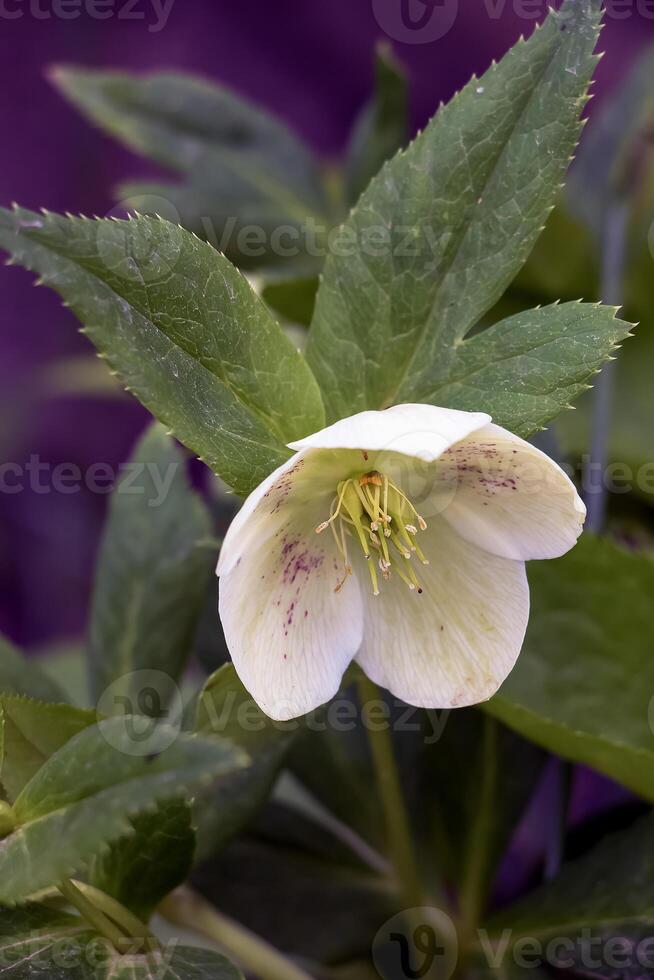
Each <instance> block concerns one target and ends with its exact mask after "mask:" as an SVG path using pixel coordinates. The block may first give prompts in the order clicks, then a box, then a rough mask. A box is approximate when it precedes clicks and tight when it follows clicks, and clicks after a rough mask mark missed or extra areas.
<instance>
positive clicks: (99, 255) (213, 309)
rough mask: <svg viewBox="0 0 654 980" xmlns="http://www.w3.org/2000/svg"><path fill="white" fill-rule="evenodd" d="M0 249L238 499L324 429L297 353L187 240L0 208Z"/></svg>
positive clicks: (231, 276)
mask: <svg viewBox="0 0 654 980" xmlns="http://www.w3.org/2000/svg"><path fill="white" fill-rule="evenodd" d="M0 247H1V248H3V249H5V250H6V251H8V252H10V253H11V254H12V256H13V258H14V260H15V261H16V262H18V263H20V264H22V265H25V266H26V267H27V268H29V269H31V270H33V271H36V272H38V273H40V275H41V278H42V280H43V281H44V282H45V283H47V284H48V285H49V286H52V288H53V289H55V290H56V291H57V292H59V293H60V295H61V296H63V298H64V299H65V300H66V302H67V303H68V305H69V306H70V307H71V308H72V309H73V311H74V312H75V314H76V315H77V317H78V318H79V319H80V320H81V321H82V322H83V323H84V324H85V325H86V326H85V332H86V333H87V334H88V336H89V337H90V338H91V340H92V341H93V343H94V344H95V345H96V347H97V348H98V349H99V351H100V352H101V354H102V355H103V356H104V357H106V359H107V361H108V363H109V365H110V367H111V368H112V369H113V370H115V371H116V372H117V373H118V375H119V377H120V379H121V381H122V382H123V384H125V386H126V387H128V388H129V389H130V390H132V391H133V392H134V393H135V394H136V395H137V397H138V398H139V399H140V400H141V401H142V402H143V404H144V405H145V406H146V407H147V408H149V409H150V411H152V412H153V414H154V415H156V416H157V417H158V418H159V419H160V420H161V421H162V422H164V423H165V424H166V425H167V426H168V427H170V428H171V429H172V430H173V431H174V433H175V435H176V436H177V437H178V438H179V439H180V440H181V441H182V442H183V443H185V445H187V446H188V447H189V448H190V449H192V450H193V452H195V453H197V454H198V455H199V456H201V457H202V458H203V459H204V461H205V462H206V463H207V464H208V465H209V466H211V467H212V468H213V469H214V470H215V471H216V472H217V473H218V474H219V475H220V476H222V477H223V479H224V480H225V481H226V482H227V483H228V484H229V485H230V486H232V487H233V488H234V489H235V490H236V491H238V492H239V493H248V492H249V491H250V490H252V489H253V488H254V487H255V486H257V485H258V483H260V482H261V480H262V479H263V478H264V477H265V476H267V475H268V473H270V471H271V470H272V469H274V467H275V466H277V465H279V464H280V463H282V462H283V461H284V460H285V459H287V458H288V456H289V455H290V452H289V450H288V449H286V446H285V444H286V443H287V442H290V441H292V440H293V439H296V438H299V437H301V436H302V435H307V434H308V433H310V432H312V431H314V430H316V429H318V428H320V427H321V425H322V424H323V421H324V414H323V407H322V402H321V398H320V393H319V391H318V388H317V385H316V382H315V380H314V378H313V376H312V374H311V372H310V370H309V368H308V367H307V365H306V363H305V361H304V359H303V357H302V355H301V354H300V353H299V352H298V351H297V350H296V349H295V348H294V347H293V345H292V344H291V342H290V341H289V340H287V339H286V337H285V336H284V334H283V332H282V331H281V329H280V327H279V326H278V324H277V323H275V321H274V320H273V319H272V317H271V315H270V313H269V311H268V309H267V308H266V306H265V304H264V303H263V301H262V300H260V299H259V297H258V296H257V295H256V294H255V293H254V291H253V290H252V288H251V286H250V285H249V283H248V282H247V280H246V279H245V278H244V277H243V276H242V275H241V274H240V273H239V272H238V271H237V270H236V269H235V268H234V266H232V265H231V263H230V262H228V261H227V259H225V258H224V256H222V255H220V254H219V253H218V252H216V251H215V250H214V249H213V248H211V246H209V245H207V244H205V243H203V242H201V241H200V240H199V239H197V238H196V237H194V236H193V235H191V234H190V233H189V232H187V231H184V230H183V229H181V228H178V227H176V226H174V225H171V224H169V223H168V222H166V221H160V220H157V219H153V218H139V219H134V220H131V221H112V220H94V221H90V220H88V219H82V218H63V217H60V216H57V215H51V214H48V215H43V214H41V215H39V214H34V213H33V212H30V211H25V210H22V209H16V210H14V211H13V212H11V211H6V210H2V209H0Z"/></svg>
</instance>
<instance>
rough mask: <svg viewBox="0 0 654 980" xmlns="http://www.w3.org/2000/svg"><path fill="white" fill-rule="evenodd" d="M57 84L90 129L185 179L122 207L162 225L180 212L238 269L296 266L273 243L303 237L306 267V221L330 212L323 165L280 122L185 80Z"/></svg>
mask: <svg viewBox="0 0 654 980" xmlns="http://www.w3.org/2000/svg"><path fill="white" fill-rule="evenodd" d="M52 78H53V81H54V82H55V83H56V84H57V86H58V88H59V89H60V91H62V92H63V94H64V95H66V96H67V97H68V98H69V99H70V100H71V101H72V102H73V103H74V104H75V105H76V106H77V107H78V108H79V109H80V110H81V111H82V112H83V113H84V114H85V115H86V116H87V117H88V118H90V119H91V121H93V122H95V123H97V124H98V125H100V126H101V127H102V128H103V129H105V130H107V131H108V132H110V133H112V134H113V135H114V136H116V137H117V138H118V139H120V140H121V141H122V142H124V143H126V144H127V145H128V146H129V147H131V148H132V149H134V150H136V151H137V152H138V153H141V154H143V155H145V156H147V157H150V158H152V159H153V160H156V161H157V162H158V163H161V164H163V165H165V166H168V167H172V168H174V169H175V170H178V171H181V172H182V173H183V174H184V175H185V178H184V180H183V182H182V183H179V184H172V183H164V182H158V183H152V182H150V183H146V184H135V185H127V186H123V187H122V188H120V189H119V191H118V193H119V195H120V197H121V200H125V199H129V201H130V203H131V204H134V205H135V206H138V208H139V210H143V209H145V213H152V211H155V212H157V213H160V214H162V216H163V217H170V214H171V209H172V210H173V211H177V213H178V215H179V217H178V218H176V219H175V220H176V221H178V222H179V223H181V224H182V225H183V226H184V227H185V228H188V229H189V230H191V231H194V232H195V233H196V234H198V235H200V237H202V238H206V239H208V240H209V241H211V242H212V244H214V245H216V247H217V248H219V249H220V251H222V252H225V254H227V255H228V256H229V257H230V258H231V259H232V260H233V261H235V262H236V263H237V264H238V265H244V266H248V267H254V266H257V265H262V264H263V265H267V264H269V263H271V262H275V263H277V264H278V263H280V262H282V263H283V264H288V262H289V257H288V256H280V255H279V254H276V251H275V248H274V247H273V242H272V241H271V235H272V233H273V232H274V231H275V229H278V228H279V227H280V226H283V227H285V228H287V229H288V228H291V229H294V230H296V231H297V232H298V235H297V241H298V246H299V248H298V256H297V258H295V257H294V258H293V260H292V261H293V263H295V261H297V260H305V259H306V255H305V256H304V257H302V254H301V253H302V252H303V251H304V250H303V249H302V247H301V243H302V241H303V236H302V234H301V229H302V227H303V225H304V224H305V222H306V221H307V219H308V218H313V219H314V221H318V222H319V223H320V224H322V225H324V224H325V221H326V217H325V216H326V214H327V212H328V210H329V206H328V202H327V199H326V195H325V189H324V186H323V182H322V178H321V175H320V172H319V169H318V166H317V164H316V161H315V160H314V159H313V157H312V155H311V154H310V152H309V151H308V150H307V148H306V147H305V146H304V145H303V144H302V143H301V142H300V140H299V139H298V138H297V137H296V136H295V135H294V134H293V133H292V132H291V131H290V130H289V129H288V128H287V127H286V126H285V125H284V124H283V123H282V122H280V121H279V120H277V119H275V118H274V117H272V116H270V115H269V114H267V113H265V112H263V111H261V110H260V109H257V108H255V107H254V106H252V105H250V104H249V103H248V102H246V101H244V100H243V99H241V98H239V97H238V96H237V95H235V94H234V93H232V92H230V91H228V90H226V89H224V88H221V87H220V86H218V85H215V84H212V83H210V82H207V81H205V80H202V79H199V78H193V77H191V76H187V75H182V74H175V73H170V72H165V73H163V72H162V73H153V74H150V75H135V74H127V73H121V72H116V71H112V72H99V71H88V70H85V69H76V68H58V69H56V70H55V71H54V72H53V73H52ZM137 198H140V201H137V200H136V199H137ZM253 227H256V228H257V229H260V230H261V231H262V232H263V239H262V241H263V244H259V245H257V247H256V248H254V247H252V245H248V243H247V242H246V240H245V238H244V236H245V234H246V229H248V228H249V229H252V228H253ZM273 241H274V240H273Z"/></svg>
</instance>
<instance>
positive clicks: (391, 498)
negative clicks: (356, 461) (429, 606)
mask: <svg viewBox="0 0 654 980" xmlns="http://www.w3.org/2000/svg"><path fill="white" fill-rule="evenodd" d="M406 518H410V520H411V523H409V522H408V521H406ZM416 524H417V526H416ZM327 527H331V529H332V532H333V535H334V540H335V542H336V547H337V550H338V552H339V554H340V555H341V558H342V560H343V567H344V572H345V574H344V576H343V578H342V579H341V580H340V581H339V582H338V584H337V585H336V589H335V591H336V592H339V591H340V590H341V589H342V588H343V586H344V584H345V582H346V581H347V577H348V576H349V575H351V574H352V566H351V564H350V560H349V557H348V550H347V539H348V537H352V536H353V535H354V537H355V539H356V540H357V541H358V543H359V546H360V548H361V551H362V553H363V556H364V558H365V559H366V562H367V565H368V573H369V575H370V582H371V585H372V591H373V595H379V579H378V577H377V567H379V570H380V572H381V575H382V578H383V579H384V581H386V582H387V581H388V580H389V579H391V578H392V575H393V572H397V575H398V577H399V578H400V580H401V581H403V582H404V583H405V585H407V586H408V588H409V589H411V591H416V590H417V591H418V592H422V586H421V583H420V581H419V579H418V576H417V575H416V572H415V570H414V568H413V566H412V563H411V557H412V554H414V553H415V554H416V555H417V557H418V558H419V559H420V561H421V562H422V563H423V564H424V565H428V564H429V561H428V560H427V558H425V555H424V554H423V552H422V550H421V548H420V547H419V546H418V544H417V543H416V542H415V540H414V539H415V537H416V535H417V534H418V528H420V529H421V530H425V528H426V527H427V524H426V522H425V521H424V520H423V518H422V517H421V516H420V515H419V514H418V512H417V511H416V509H415V507H414V506H413V504H412V503H411V501H410V500H409V498H408V497H407V496H406V495H405V494H404V493H403V492H402V491H401V490H400V489H399V488H398V487H396V486H395V484H394V483H391V481H390V480H389V479H388V477H386V476H385V475H383V474H382V473H379V472H378V471H377V470H371V471H370V472H367V473H362V474H361V475H360V476H358V477H353V478H350V479H348V480H343V481H341V482H340V483H339V484H338V486H337V487H336V494H335V496H334V498H333V500H332V504H331V507H330V515H329V519H328V520H326V521H323V522H322V523H321V524H318V526H317V527H316V533H317V534H321V533H322V532H323V531H324V530H325V529H326V528H327ZM389 543H390V544H392V545H393V548H394V552H393V556H391V553H390V551H389ZM371 548H372V549H373V552H372V553H371V550H370V549H371ZM373 556H374V557H375V560H374V561H373V560H371V559H372V558H373Z"/></svg>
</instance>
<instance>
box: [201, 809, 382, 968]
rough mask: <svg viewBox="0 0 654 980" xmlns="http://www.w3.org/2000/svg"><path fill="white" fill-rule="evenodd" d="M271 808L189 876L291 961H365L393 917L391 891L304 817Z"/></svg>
mask: <svg viewBox="0 0 654 980" xmlns="http://www.w3.org/2000/svg"><path fill="white" fill-rule="evenodd" d="M285 809H286V808H281V807H278V806H275V805H273V806H270V805H269V806H268V807H267V808H266V810H265V811H264V813H263V814H262V817H261V820H260V822H259V824H257V825H256V826H255V827H254V828H253V829H252V831H251V832H250V833H248V835H246V836H245V835H244V836H240V837H238V838H237V839H236V840H235V841H233V842H231V843H230V844H229V845H228V847H227V848H226V849H225V850H224V851H222V852H221V854H219V855H218V857H217V858H216V859H215V860H213V861H210V862H207V863H206V864H204V865H201V866H200V867H199V868H198V869H197V871H196V872H195V875H194V881H195V883H196V886H197V887H198V888H199V890H200V891H201V892H202V893H203V894H205V895H206V896H207V897H209V898H210V900H212V901H213V902H214V903H215V904H216V905H218V906H219V907H220V909H221V910H222V911H223V912H224V913H225V914H227V915H229V916H231V917H232V918H233V919H236V921H238V922H241V923H243V924H244V925H246V926H247V927H248V928H250V929H252V930H253V931H254V932H255V933H257V934H258V935H260V936H262V937H263V938H264V939H267V940H268V941H269V942H271V943H273V945H275V946H276V947H277V948H278V949H281V950H283V951H285V952H287V953H288V954H291V955H294V956H298V957H301V958H303V959H308V960H312V961H314V962H322V963H340V962H342V961H343V960H345V959H346V958H349V957H355V956H369V955H370V943H371V940H372V937H373V936H374V935H375V933H376V932H377V930H378V929H379V927H380V926H381V925H382V924H383V923H384V922H386V920H387V919H388V918H389V917H390V916H391V915H393V914H394V913H395V912H397V910H398V906H399V901H400V900H399V899H398V897H397V895H396V894H395V893H394V891H393V888H392V885H389V883H388V881H387V880H385V879H383V878H381V877H380V876H379V875H378V874H377V873H375V872H372V871H371V870H370V868H367V867H365V866H363V865H362V864H361V863H360V862H357V861H356V860H355V859H354V858H353V856H352V855H351V854H349V855H348V854H347V852H346V856H345V858H344V856H343V855H342V853H341V852H342V850H343V848H342V847H340V846H339V845H338V843H337V842H336V841H335V840H334V839H333V838H330V835H328V834H326V835H325V837H326V838H327V839H326V840H324V839H323V840H322V842H318V841H317V840H316V836H317V835H316V834H315V828H308V827H306V826H305V827H304V828H303V827H302V823H303V821H302V818H300V817H299V815H294V814H292V813H289V812H285Z"/></svg>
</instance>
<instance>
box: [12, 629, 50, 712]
mask: <svg viewBox="0 0 654 980" xmlns="http://www.w3.org/2000/svg"><path fill="white" fill-rule="evenodd" d="M0 691H6V692H7V693H10V694H24V695H25V696H26V697H30V698H38V699H39V700H42V701H64V700H65V697H64V694H63V691H62V690H61V688H60V687H59V685H58V684H56V683H55V681H54V680H51V679H50V678H49V677H48V676H47V675H46V674H45V673H43V671H42V670H41V667H40V665H39V664H38V663H35V661H34V659H33V658H32V659H31V660H27V659H26V658H25V657H24V656H23V655H22V654H21V653H19V651H18V650H17V649H16V648H15V647H14V646H12V644H11V643H9V641H8V640H6V639H5V637H4V636H0Z"/></svg>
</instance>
